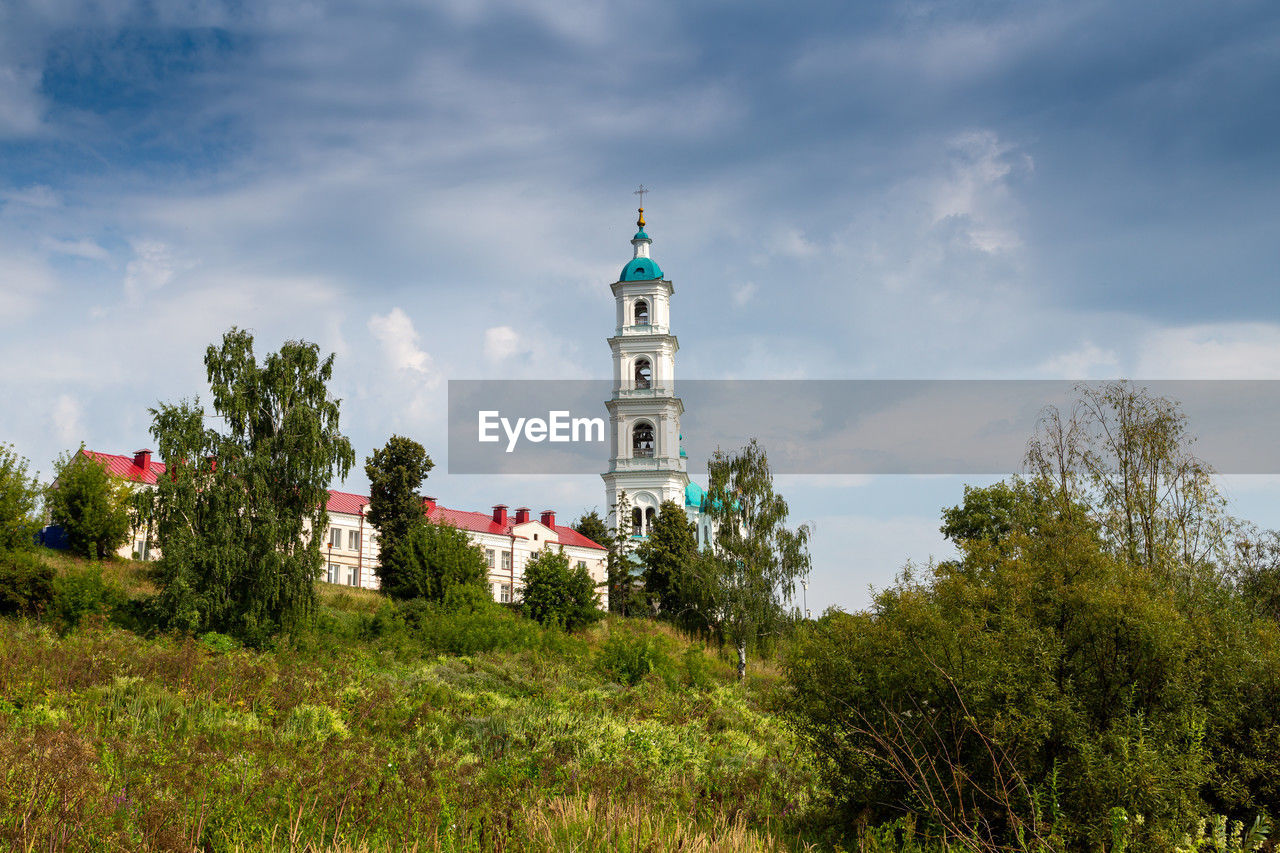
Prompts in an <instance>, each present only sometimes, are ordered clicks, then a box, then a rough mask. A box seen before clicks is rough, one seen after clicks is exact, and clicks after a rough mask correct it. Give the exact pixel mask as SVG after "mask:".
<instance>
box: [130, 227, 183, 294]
mask: <svg viewBox="0 0 1280 853" xmlns="http://www.w3.org/2000/svg"><path fill="white" fill-rule="evenodd" d="M133 255H134V257H133V260H131V261H129V263H128V265H127V266H126V267H125V270H124V293H125V296H126V297H128V299H129V300H130V301H131V302H132V301H136V300H138V299H141V298H143V297H144V296H146V295H148V294H150V293H152V292H154V291H156V290H159V289H160V288H162V287H164V286H165V285H166V284H168V283H169V282H170V281H172V280H173V275H174V272H175V271H176V268H175V263H174V259H173V253H172V252H171V251H170V250H169V247H168V246H166V245H165V244H163V243H161V242H159V241H156V240H137V241H135V242H134V243H133Z"/></svg>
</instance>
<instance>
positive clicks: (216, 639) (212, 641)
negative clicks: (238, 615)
mask: <svg viewBox="0 0 1280 853" xmlns="http://www.w3.org/2000/svg"><path fill="white" fill-rule="evenodd" d="M199 642H200V645H202V646H204V647H205V648H206V649H208V650H209V651H211V652H217V653H219V654H226V653H227V652H233V651H235V650H236V649H238V648H240V644H239V643H238V642H236V639H235V637H228V636H227V635H226V634H219V633H218V632H217V631H206V632H205V633H203V634H201V635H200V639H199Z"/></svg>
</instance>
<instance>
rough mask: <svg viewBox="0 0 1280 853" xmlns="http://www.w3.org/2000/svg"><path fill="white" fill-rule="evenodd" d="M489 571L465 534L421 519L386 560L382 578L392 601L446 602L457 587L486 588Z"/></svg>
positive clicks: (380, 571)
mask: <svg viewBox="0 0 1280 853" xmlns="http://www.w3.org/2000/svg"><path fill="white" fill-rule="evenodd" d="M487 571H488V569H487V567H486V565H485V561H484V554H483V553H482V552H481V550H480V546H479V545H476V544H475V543H474V542H472V541H471V537H470V536H468V535H467V534H466V533H465V532H463V531H461V530H459V529H458V528H456V527H452V526H450V525H448V524H432V523H431V522H429V521H427V520H426V519H420V520H419V521H418V523H417V524H415V525H413V526H412V527H411V528H410V529H409V531H408V533H406V534H405V536H404V537H403V538H402V539H401V540H400V541H399V542H397V543H396V545H395V547H394V548H392V549H391V550H390V552H389V553H387V554H386V555H385V556H384V557H383V559H382V565H381V566H380V567H379V569H378V577H379V580H380V581H381V582H382V590H383V591H384V592H385V593H386V594H387V595H389V596H391V597H392V598H398V599H413V598H421V599H426V600H427V601H444V599H445V597H446V596H448V595H449V594H450V592H451V591H452V590H453V589H454V588H456V587H467V586H472V587H477V588H478V587H483V586H484V584H485V578H486V577H487V574H486V573H487Z"/></svg>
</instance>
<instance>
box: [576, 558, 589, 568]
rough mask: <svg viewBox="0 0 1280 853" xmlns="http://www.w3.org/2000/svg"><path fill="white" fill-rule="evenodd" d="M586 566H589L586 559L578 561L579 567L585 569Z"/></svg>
mask: <svg viewBox="0 0 1280 853" xmlns="http://www.w3.org/2000/svg"><path fill="white" fill-rule="evenodd" d="M586 567H587V561H586V560H579V561H578V568H580V569H585V568H586Z"/></svg>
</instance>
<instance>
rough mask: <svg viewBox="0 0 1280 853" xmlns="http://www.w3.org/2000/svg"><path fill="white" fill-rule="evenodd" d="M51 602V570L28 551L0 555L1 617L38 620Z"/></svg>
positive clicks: (2, 552) (27, 549) (34, 554)
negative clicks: (36, 617)
mask: <svg viewBox="0 0 1280 853" xmlns="http://www.w3.org/2000/svg"><path fill="white" fill-rule="evenodd" d="M52 601H53V569H51V568H50V567H49V566H48V565H47V564H46V563H45V561H44V559H43V558H42V557H41V556H40V554H39V553H37V552H36V551H34V550H33V549H30V548H22V549H18V550H15V551H0V616H39V615H40V614H41V613H43V612H45V610H46V609H48V607H49V605H50V603H51V602H52Z"/></svg>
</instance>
